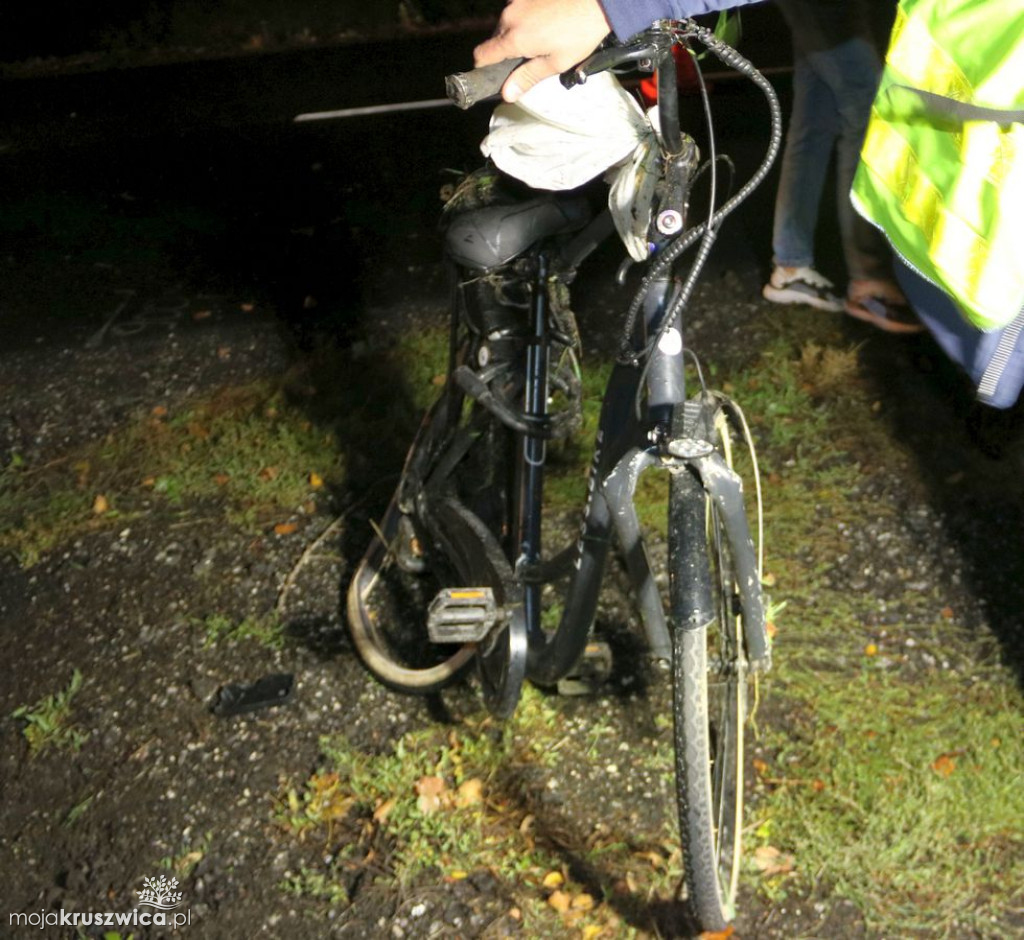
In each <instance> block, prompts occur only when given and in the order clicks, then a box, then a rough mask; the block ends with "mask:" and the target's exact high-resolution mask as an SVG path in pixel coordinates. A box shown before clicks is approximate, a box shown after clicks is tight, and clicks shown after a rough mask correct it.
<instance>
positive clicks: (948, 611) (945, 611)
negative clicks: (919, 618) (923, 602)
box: [940, 607, 953, 620]
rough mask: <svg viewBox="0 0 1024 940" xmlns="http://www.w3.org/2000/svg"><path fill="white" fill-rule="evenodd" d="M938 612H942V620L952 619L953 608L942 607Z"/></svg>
mask: <svg viewBox="0 0 1024 940" xmlns="http://www.w3.org/2000/svg"><path fill="white" fill-rule="evenodd" d="M940 613H941V614H942V619H943V620H952V619H953V608H952V607H943V608H942V610H941V611H940Z"/></svg>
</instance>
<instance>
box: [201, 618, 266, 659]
mask: <svg viewBox="0 0 1024 940" xmlns="http://www.w3.org/2000/svg"><path fill="white" fill-rule="evenodd" d="M193 623H194V624H195V625H196V626H197V627H199V628H200V629H201V630H202V631H203V648H204V649H209V648H210V647H211V646H218V645H220V644H221V643H224V642H231V643H236V642H239V641H243V640H249V641H253V642H255V643H258V644H259V645H260V646H265V647H266V648H267V649H274V650H279V649H282V648H283V647H284V642H285V634H284V628H283V625H282V624H281V621H280V620H279V619H278V618H277V616H276V615H274V614H268V615H265V616H251V617H245V618H243V619H242V620H234V619H233V618H231V617H229V616H228V615H227V614H222V613H214V614H209V615H208V616H207V617H206V618H205V619H203V620H198V619H196V620H193Z"/></svg>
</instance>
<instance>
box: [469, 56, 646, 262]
mask: <svg viewBox="0 0 1024 940" xmlns="http://www.w3.org/2000/svg"><path fill="white" fill-rule="evenodd" d="M480 149H481V150H482V151H483V154H484V156H485V157H490V158H491V159H492V160H493V161H494V163H495V164H496V165H497V166H498V168H499V169H501V170H502V171H503V172H505V173H508V174H509V175H510V176H514V177H515V178H516V179H519V180H522V181H523V182H524V183H526V184H527V185H528V186H530V187H532V188H533V189H547V190H563V189H575V188H576V187H578V186H582V185H583V184H584V183H587V182H589V181H590V180H592V179H594V178H595V177H597V176H599V175H600V174H602V173H604V172H605V171H607V170H608V169H609V168H611V167H615V166H616V165H618V164H621V167H620V168H619V169H618V171H617V173H616V174H615V182H614V184H613V186H612V191H611V193H610V194H609V205H610V206H611V209H612V215H613V217H614V219H615V226H616V229H617V230H618V232H619V235H620V236H621V237H622V240H623V242H624V243H625V245H626V248H627V250H628V251H629V254H630V256H631V257H633V258H634V259H635V260H637V261H642V260H643V259H644V258H646V257H647V253H648V248H647V239H646V233H647V222H648V220H649V218H650V198H651V196H652V194H653V184H654V181H655V179H656V160H657V155H658V144H657V139H656V137H655V135H654V131H653V130H652V128H651V125H650V122H649V120H648V118H647V116H646V115H645V114H644V112H643V109H642V108H641V107H640V105H639V103H638V102H637V101H636V99H635V98H634V97H633V96H632V95H630V94H629V92H627V91H626V90H625V89H624V88H623V87H622V85H620V84H619V82H618V80H617V79H616V78H615V76H614V75H612V74H611V73H610V72H600V73H598V74H597V75H592V76H590V77H589V78H588V79H587V81H586V83H585V84H583V85H577V86H576V87H575V88H569V89H567V88H565V87H564V86H563V85H562V83H561V82H560V81H559V79H558V76H557V75H555V76H552V77H551V78H548V79H545V80H544V81H542V82H539V83H538V84H536V85H534V86H533V88H531V89H530V90H529V91H528V92H526V94H524V95H523V96H522V97H521V98H520V99H519V100H518V101H517V102H516V103H515V104H504V103H503V104H500V105H498V107H496V108H495V109H494V113H493V115H492V116H491V123H490V133H489V134H488V135H487V136H486V137H485V138H484V140H483V143H482V144H481V145H480Z"/></svg>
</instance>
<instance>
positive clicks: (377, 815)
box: [373, 798, 396, 823]
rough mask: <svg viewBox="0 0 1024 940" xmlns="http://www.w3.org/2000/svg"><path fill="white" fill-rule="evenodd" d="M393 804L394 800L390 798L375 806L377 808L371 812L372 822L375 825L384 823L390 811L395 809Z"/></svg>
mask: <svg viewBox="0 0 1024 940" xmlns="http://www.w3.org/2000/svg"><path fill="white" fill-rule="evenodd" d="M395 802H396V801H395V799H394V798H392V799H390V800H383V801H382V802H380V803H379V804H377V808H376V809H375V810H374V811H373V821H374V822H376V823H382V822H386V821H387V818H388V815H389V814H390V812H391V810H393V809H394V808H395Z"/></svg>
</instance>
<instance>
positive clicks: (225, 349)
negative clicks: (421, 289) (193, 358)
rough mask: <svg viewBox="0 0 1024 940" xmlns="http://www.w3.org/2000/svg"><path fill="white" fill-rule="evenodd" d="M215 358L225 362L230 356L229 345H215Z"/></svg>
mask: <svg viewBox="0 0 1024 940" xmlns="http://www.w3.org/2000/svg"><path fill="white" fill-rule="evenodd" d="M217 358H218V359H220V361H221V362H226V361H227V360H228V359H230V358H231V347H230V346H218V347H217Z"/></svg>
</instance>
